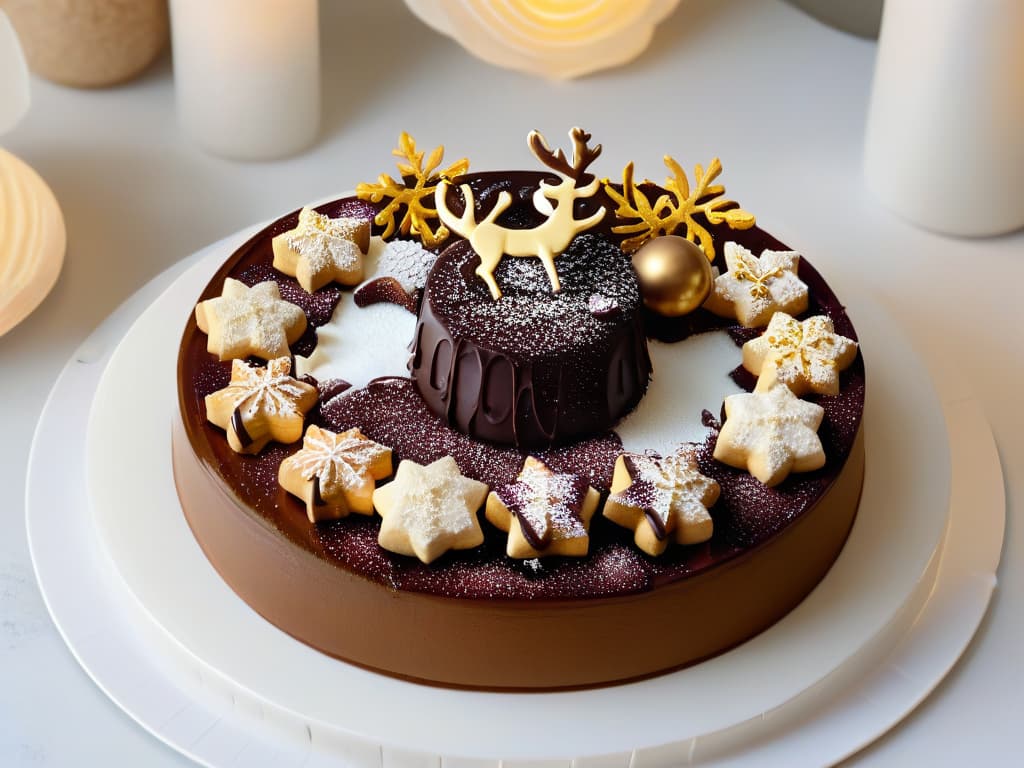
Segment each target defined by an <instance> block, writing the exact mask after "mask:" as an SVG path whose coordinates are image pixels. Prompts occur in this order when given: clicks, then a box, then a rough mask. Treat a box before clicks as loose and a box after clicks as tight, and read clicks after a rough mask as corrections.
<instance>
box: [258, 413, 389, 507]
mask: <svg viewBox="0 0 1024 768" xmlns="http://www.w3.org/2000/svg"><path fill="white" fill-rule="evenodd" d="M390 474H391V449H390V448H388V447H387V446H384V445H381V444H380V443H375V442H374V441H373V440H371V439H370V438H368V437H367V436H366V435H364V434H363V433H362V432H360V431H359V430H358V429H349V430H346V431H345V432H341V433H335V432H331V431H330V430H327V429H321V428H320V427H318V426H316V425H315V424H314V425H312V426H310V427H309V429H307V430H306V435H305V437H304V438H303V439H302V448H301V449H300V450H299V451H298V452H296V453H293V454H292V455H291V456H289V457H288V458H286V459H285V460H284V461H282V462H281V466H280V468H279V469H278V473H277V480H278V482H279V483H280V484H281V487H282V488H284V489H285V490H286V491H288V492H289V493H291V494H293V495H295V496H298V497H299V498H300V499H302V500H303V501H304V502H306V514H307V515H308V516H309V522H311V523H316V522H319V521H321V520H335V519H337V518H339V517H347V516H348V514H349V512H357V513H359V514H360V515H372V514H373V489H374V486H375V481H376V480H382V479H383V478H385V477H387V476H388V475H390Z"/></svg>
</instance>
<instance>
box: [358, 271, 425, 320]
mask: <svg viewBox="0 0 1024 768" xmlns="http://www.w3.org/2000/svg"><path fill="white" fill-rule="evenodd" d="M352 298H353V299H354V300H355V302H356V306H357V307H368V306H370V305H371V304H381V303H387V304H397V305H398V306H400V307H402V308H403V309H405V310H406V311H408V312H411V313H412V314H414V315H415V314H416V312H417V311H418V310H419V303H420V291H419V290H416V291H413V292H412V293H409V292H408V291H407V290H405V288H404V287H403V286H402V284H401V283H400V282H398V280H396V279H395V278H393V277H378V278H376V279H374V280H371V281H370V282H368V283H366V284H364V285H362V286H360V287H359V288H358V289H357V290H356V292H355V293H354V294H353V296H352Z"/></svg>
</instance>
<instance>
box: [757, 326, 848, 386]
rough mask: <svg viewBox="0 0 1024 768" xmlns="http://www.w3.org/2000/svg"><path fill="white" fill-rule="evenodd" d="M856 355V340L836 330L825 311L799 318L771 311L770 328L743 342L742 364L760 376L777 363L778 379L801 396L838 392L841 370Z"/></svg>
mask: <svg viewBox="0 0 1024 768" xmlns="http://www.w3.org/2000/svg"><path fill="white" fill-rule="evenodd" d="M855 357H857V342H856V341H854V340H853V339H848V338H846V337H845V336H840V335H839V334H837V333H836V332H835V327H834V326H833V325H832V320H831V319H830V318H828V317H826V316H825V315H817V316H815V317H809V318H807V319H806V320H804V321H802V322H801V321H800V320H796V319H794V318H792V317H790V316H789V315H787V314H786V313H785V312H776V313H775V314H774V315H772V319H771V321H770V322H769V323H768V328H767V329H766V330H765V332H764V333H763V334H761V335H760V336H759V337H757V338H756V339H751V340H750V341H748V342H747V343H746V344H744V345H743V367H744V368H746V369H747V370H748V371H750V372H751V373H752V374H754V375H755V376H760V375H761V372H762V370H763V368H764V366H765V365H766V364H767V365H772V366H774V367H775V369H776V372H777V374H778V377H779V381H781V382H782V383H783V384H785V385H786V386H787V387H789V388H790V389H791V390H792V391H793V394H795V395H797V396H800V395H804V394H806V393H808V392H816V393H818V394H820V395H838V394H839V372H840V371H842V370H843V369H845V368H847V367H848V366H849V365H850V363H852V362H853V360H854V358H855Z"/></svg>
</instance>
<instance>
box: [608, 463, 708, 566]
mask: <svg viewBox="0 0 1024 768" xmlns="http://www.w3.org/2000/svg"><path fill="white" fill-rule="evenodd" d="M720 492H721V489H720V488H719V487H718V483H716V482H715V481H714V480H712V479H711V478H710V477H706V476H704V475H702V474H701V473H700V472H699V471H698V469H697V457H696V447H695V446H693V445H684V446H682V447H681V448H680V449H679V450H678V451H677V452H676V453H674V454H673V455H671V456H668V457H667V458H660V457H658V456H647V455H644V454H637V453H623V454H621V455H620V456H619V458H618V459H617V460H616V462H615V473H614V474H613V476H612V487H611V495H610V496H609V497H608V501H606V502H605V505H604V516H605V517H607V518H608V519H609V520H611V521H612V522H613V523H617V524H618V525H621V526H622V527H623V528H630V529H631V530H633V531H634V535H633V537H634V541H635V542H636V545H637V546H638V547H639V548H640V549H642V550H643V551H644V552H646V553H647V554H649V555H655V556H656V555H660V554H661V553H662V552H664V551H665V550H666V549H667V548H668V543H669V539H670V537H671V538H673V539H675V541H676V542H677V543H679V544H699V543H700V542H702V541H707V540H708V539H710V538H711V534H712V533H713V532H714V522H713V521H712V520H711V515H709V514H708V508H709V507H711V506H713V505H714V503H715V502H716V501H718V496H719V493H720Z"/></svg>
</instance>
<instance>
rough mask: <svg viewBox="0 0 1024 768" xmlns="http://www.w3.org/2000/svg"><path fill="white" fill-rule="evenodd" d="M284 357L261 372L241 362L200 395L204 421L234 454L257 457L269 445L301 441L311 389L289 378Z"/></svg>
mask: <svg viewBox="0 0 1024 768" xmlns="http://www.w3.org/2000/svg"><path fill="white" fill-rule="evenodd" d="M291 369H292V362H291V359H290V358H287V357H279V358H277V359H276V360H271V361H269V362H268V363H267V367H266V368H262V367H259V366H255V365H249V363H247V362H245V361H244V360H233V361H232V363H231V382H230V383H229V384H228V385H227V386H226V387H224V389H219V390H217V391H216V392H213V393H211V394H209V395H207V396H206V418H207V419H208V420H209V421H210V422H211V423H212V424H216V425H217V426H218V427H220V428H221V429H223V430H225V431H226V432H227V435H228V445H230V446H231V448H232V450H234V451H235V452H237V453H259V452H260V451H261V450H263V446H265V445H266V444H267V443H269V442H270V441H271V440H276V441H277V442H279V443H294V442H295V441H296V440H298V439H299V438H300V437H302V424H303V421H304V420H305V417H306V412H307V411H309V409H310V408H312V407H313V406H314V405H315V404H316V399H317V393H316V387H314V386H312V385H310V384H307V383H306V382H304V381H299V380H298V379H295V378H292V377H291V376H289V373H290V372H291Z"/></svg>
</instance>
